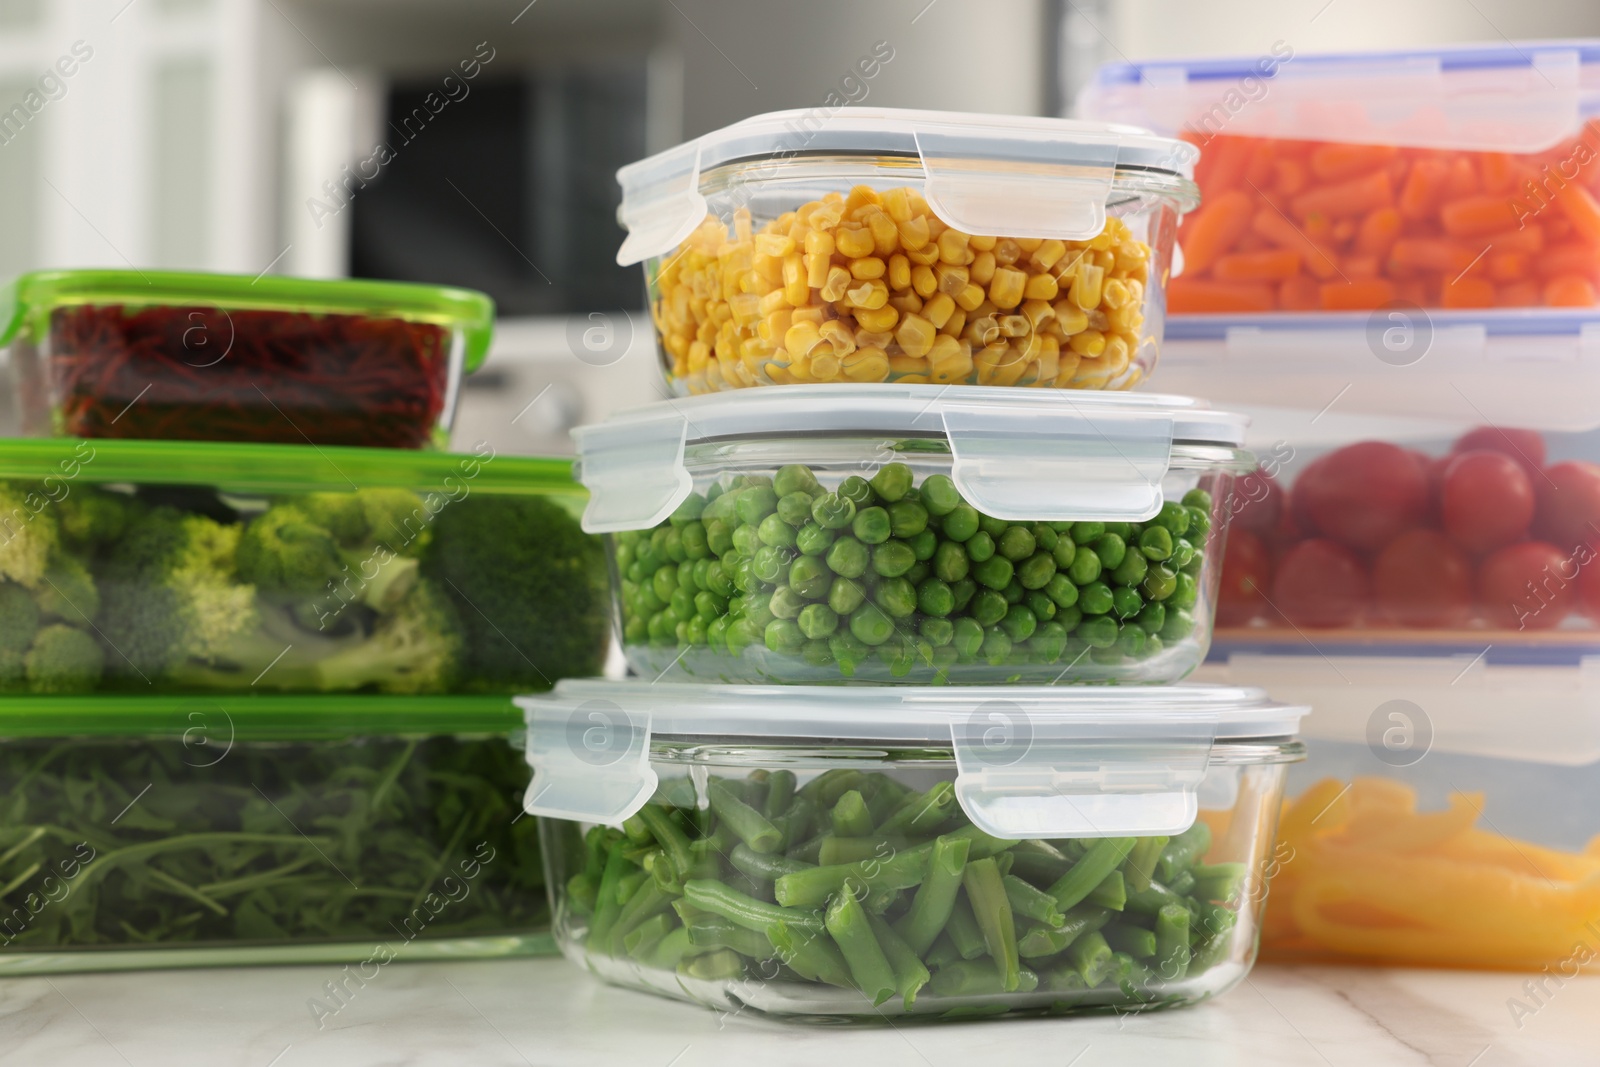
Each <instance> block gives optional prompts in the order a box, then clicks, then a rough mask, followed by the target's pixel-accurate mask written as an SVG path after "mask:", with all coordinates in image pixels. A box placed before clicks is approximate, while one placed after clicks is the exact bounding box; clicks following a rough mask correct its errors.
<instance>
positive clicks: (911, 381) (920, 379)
mask: <svg viewBox="0 0 1600 1067" xmlns="http://www.w3.org/2000/svg"><path fill="white" fill-rule="evenodd" d="M932 381H933V379H932V378H929V377H928V376H927V375H926V374H902V375H900V376H899V377H898V378H896V379H895V382H896V383H897V384H899V385H927V384H929V383H930V382H932Z"/></svg>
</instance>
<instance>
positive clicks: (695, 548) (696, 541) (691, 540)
mask: <svg viewBox="0 0 1600 1067" xmlns="http://www.w3.org/2000/svg"><path fill="white" fill-rule="evenodd" d="M681 537H682V540H683V554H684V555H685V556H687V557H688V558H689V559H692V560H700V559H705V558H706V557H707V556H709V555H711V547H710V546H709V545H708V544H707V542H706V528H705V527H704V526H703V525H701V524H700V523H698V522H692V523H690V524H689V525H687V526H685V527H684V528H683V533H682V534H681Z"/></svg>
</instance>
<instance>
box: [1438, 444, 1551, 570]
mask: <svg viewBox="0 0 1600 1067" xmlns="http://www.w3.org/2000/svg"><path fill="white" fill-rule="evenodd" d="M1440 515H1441V518H1442V520H1443V522H1444V532H1445V533H1446V534H1448V535H1449V536H1450V540H1452V541H1454V542H1455V543H1456V544H1458V545H1460V546H1461V547H1462V548H1464V549H1466V550H1467V551H1468V552H1471V553H1474V554H1476V555H1481V554H1483V553H1485V552H1493V551H1494V550H1495V549H1497V548H1503V547H1505V546H1506V545H1509V544H1511V543H1512V542H1514V541H1520V540H1522V539H1523V538H1524V537H1526V536H1527V535H1528V526H1529V524H1531V523H1532V522H1533V483H1532V482H1530V481H1528V476H1527V474H1526V473H1524V472H1523V469H1522V466H1521V465H1520V464H1519V463H1517V461H1516V460H1514V459H1512V458H1511V457H1510V456H1508V455H1506V454H1505V453H1504V452H1488V451H1483V450H1481V449H1480V450H1477V451H1473V452H1462V453H1459V454H1458V455H1457V456H1456V457H1455V458H1454V459H1452V460H1451V461H1450V466H1449V467H1448V468H1446V470H1445V474H1444V489H1443V491H1442V493H1441V494H1440Z"/></svg>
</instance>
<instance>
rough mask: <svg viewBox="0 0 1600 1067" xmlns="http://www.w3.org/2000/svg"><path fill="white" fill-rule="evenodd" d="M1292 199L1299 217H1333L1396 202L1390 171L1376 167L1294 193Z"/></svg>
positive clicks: (1361, 211)
mask: <svg viewBox="0 0 1600 1067" xmlns="http://www.w3.org/2000/svg"><path fill="white" fill-rule="evenodd" d="M1292 203H1293V205H1294V214H1295V215H1298V216H1299V217H1300V218H1306V217H1307V216H1309V215H1327V216H1328V217H1330V218H1342V217H1344V216H1346V215H1365V214H1366V213H1367V212H1369V211H1371V210H1373V209H1374V208H1380V207H1388V206H1389V205H1390V204H1392V203H1394V185H1393V183H1392V182H1390V180H1389V172H1388V171H1386V170H1380V171H1374V172H1373V173H1371V174H1368V175H1366V176H1365V177H1361V178H1352V179H1350V180H1349V181H1344V182H1339V183H1338V184H1336V185H1324V186H1322V187H1320V188H1316V189H1311V190H1308V191H1307V192H1304V193H1301V194H1300V195H1299V196H1297V197H1295V198H1294V200H1293V201H1292Z"/></svg>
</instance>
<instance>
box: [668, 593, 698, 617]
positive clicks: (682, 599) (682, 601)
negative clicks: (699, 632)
mask: <svg viewBox="0 0 1600 1067" xmlns="http://www.w3.org/2000/svg"><path fill="white" fill-rule="evenodd" d="M667 606H668V607H670V608H671V609H672V613H673V614H674V615H676V616H677V617H678V618H680V619H690V618H693V617H694V596H693V595H692V594H691V593H690V592H689V591H688V590H687V589H674V590H673V591H672V599H671V600H669V601H668V602H667Z"/></svg>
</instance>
